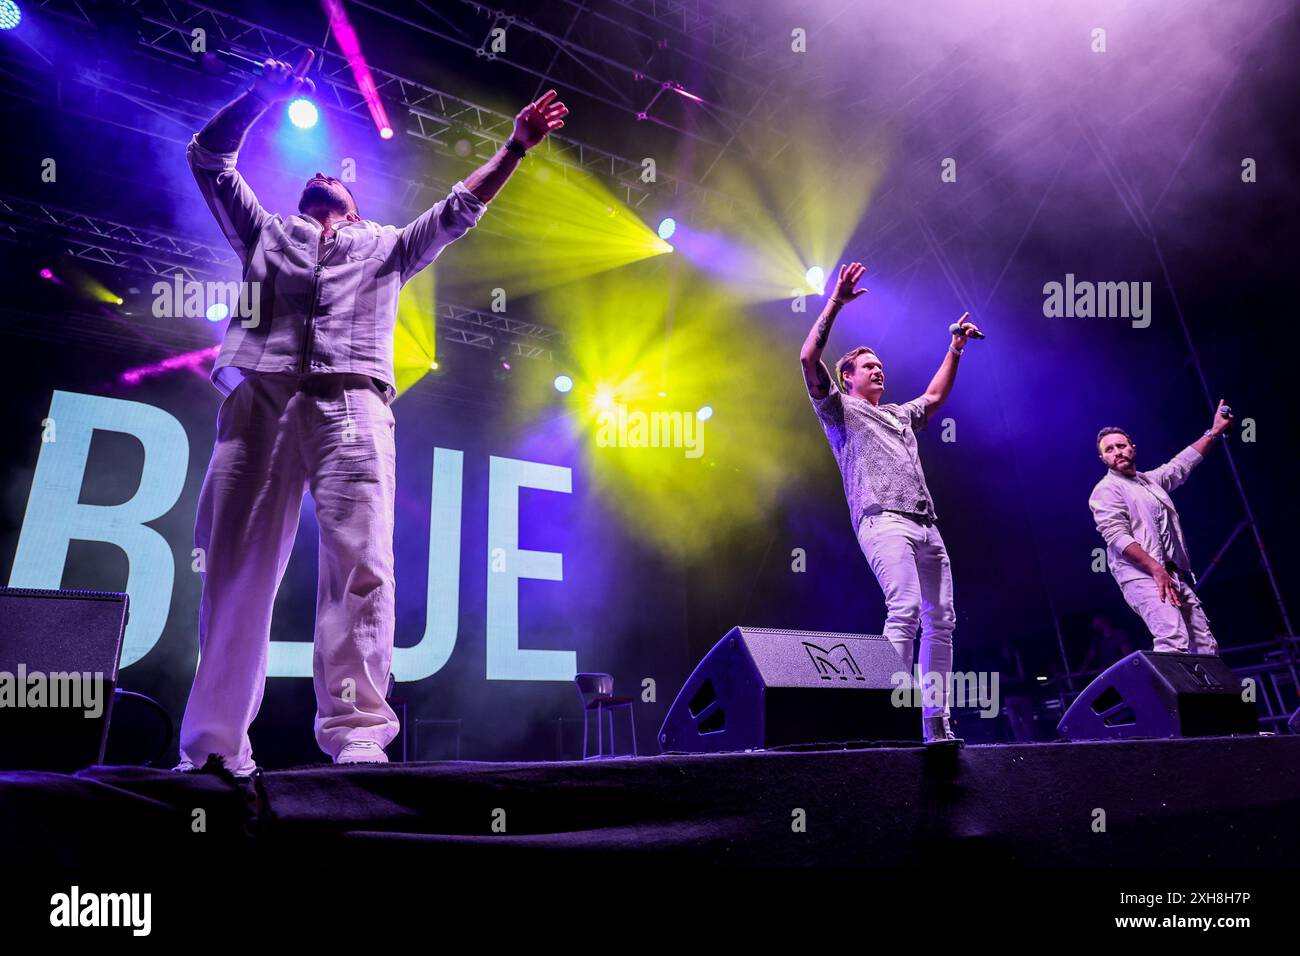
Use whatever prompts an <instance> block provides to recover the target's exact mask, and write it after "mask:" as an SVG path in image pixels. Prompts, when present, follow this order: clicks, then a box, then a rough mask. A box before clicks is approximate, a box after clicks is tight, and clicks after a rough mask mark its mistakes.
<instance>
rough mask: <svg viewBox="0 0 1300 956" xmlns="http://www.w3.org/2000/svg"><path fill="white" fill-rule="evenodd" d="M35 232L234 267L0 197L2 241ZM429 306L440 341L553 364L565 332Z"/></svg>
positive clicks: (136, 231) (138, 269)
mask: <svg viewBox="0 0 1300 956" xmlns="http://www.w3.org/2000/svg"><path fill="white" fill-rule="evenodd" d="M33 237H36V238H40V239H44V240H47V241H52V242H53V243H54V244H55V245H56V246H57V247H58V249H59V251H60V252H62V253H64V254H66V255H68V256H71V257H73V258H75V259H80V260H82V261H85V262H95V263H99V264H101V265H107V266H112V267H114V268H117V269H121V270H123V271H124V272H128V273H135V274H138V275H141V276H147V277H150V278H153V279H166V280H168V281H171V280H172V279H173V278H174V277H175V276H176V275H177V274H180V275H181V276H182V277H183V278H184V280H185V281H194V282H203V281H207V280H222V281H225V280H228V279H229V278H230V276H231V275H233V274H237V273H238V271H239V262H238V260H237V259H236V258H235V256H234V254H233V253H232V252H231V251H230V250H229V249H228V248H226V247H225V246H219V245H214V244H212V243H207V242H202V241H199V240H194V239H189V238H186V237H183V236H177V235H174V234H171V233H167V232H163V231H161V230H156V229H147V228H142V227H138V226H129V225H126V224H124V223H119V222H113V221H110V220H106V219H102V218H99V217H96V216H90V215H87V214H85V213H80V212H73V211H70V210H67V209H61V208H59V207H57V206H51V205H49V204H48V203H38V202H33V201H31V200H28V199H21V198H18V197H15V196H3V195H0V240H5V241H10V242H18V243H28V242H30V241H31V239H32V238H33ZM435 308H436V311H435V315H436V328H437V332H438V335H439V336H440V337H441V338H442V339H443V340H444V341H448V342H456V343H459V344H462V345H469V346H473V347H475V348H481V349H497V348H500V349H503V350H505V351H506V352H507V353H508V354H510V355H517V356H519V357H521V358H529V359H542V360H545V361H552V362H553V361H555V353H556V351H557V350H559V349H562V348H563V347H564V345H565V343H566V341H567V336H566V334H565V333H564V332H561V331H560V330H559V329H555V328H551V327H549V326H545V325H540V324H538V323H536V322H528V321H524V320H521V319H514V318H511V317H509V316H506V315H502V314H499V313H491V312H483V311H480V310H478V309H473V308H469V307H468V306H463V305H457V304H454V303H448V302H439V303H437V304H436V307H435Z"/></svg>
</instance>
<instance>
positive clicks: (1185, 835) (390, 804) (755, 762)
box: [0, 736, 1300, 871]
mask: <svg viewBox="0 0 1300 956" xmlns="http://www.w3.org/2000/svg"><path fill="white" fill-rule="evenodd" d="M200 819H201V822H202V827H201V828H199V827H198V826H197V824H196V822H195V821H196V820H200ZM1298 821H1300V737H1295V736H1278V737H1236V738H1204V739H1185V740H1140V741H1126V742H1105V743H1052V744H1000V745H986V746H969V747H966V748H964V749H961V750H954V749H947V748H945V749H938V750H926V749H924V748H920V747H901V748H888V749H861V750H838V751H812V752H806V751H805V752H763V753H744V754H735V753H733V754H718V755H705V756H659V757H642V758H628V759H615V760H601V761H590V762H587V763H559V762H556V763H473V762H443V763H408V764H387V765H379V766H373V765H366V766H352V767H332V766H324V765H322V766H310V767H303V768H299V769H291V770H277V771H267V772H264V773H262V774H261V775H260V776H258V777H257V778H255V779H250V780H239V781H236V780H234V778H227V779H222V778H221V777H218V776H215V775H212V774H185V775H182V774H174V773H171V772H170V771H160V770H150V769H144V768H132V767H94V768H90V769H88V770H85V771H82V772H81V773H78V774H75V775H70V776H67V775H59V774H47V773H36V772H9V773H3V774H0V845H4V846H6V847H20V846H23V847H29V848H32V849H33V850H35V849H36V848H39V853H40V858H41V859H42V860H44V861H45V862H47V863H49V864H51V865H54V866H57V867H67V868H68V869H69V870H70V871H76V870H79V869H81V868H94V867H95V866H96V865H99V864H103V863H104V862H105V861H108V860H117V861H119V862H125V861H127V860H132V861H137V862H139V861H146V860H148V859H150V858H151V857H152V856H155V855H156V856H157V857H158V858H159V859H161V860H175V859H178V858H179V859H184V858H185V857H186V856H187V854H189V853H191V852H193V853H196V854H198V855H199V856H200V857H209V856H211V857H214V858H221V857H223V856H227V855H229V856H230V857H232V858H237V857H240V856H241V855H246V854H248V853H249V852H250V851H251V852H254V853H256V854H257V855H258V856H259V857H265V858H267V859H274V858H275V857H276V856H277V855H278V854H282V853H283V854H288V855H290V856H294V857H295V858H296V857H299V856H300V854H302V853H310V854H318V853H319V854H326V855H328V854H329V853H330V852H332V851H335V850H339V849H340V848H345V847H346V848H347V849H348V851H349V852H362V851H364V850H366V849H374V850H376V851H379V852H382V854H383V855H384V857H385V858H386V859H400V858H410V859H411V860H412V861H419V862H423V863H430V862H441V863H448V864H450V863H463V862H467V863H472V862H483V861H485V860H491V861H492V862H493V863H502V862H505V861H507V860H508V861H509V862H510V863H511V865H512V866H521V865H522V866H528V865H532V864H537V865H543V864H544V865H546V866H555V865H563V864H576V865H585V863H586V862H588V861H595V860H602V861H604V862H605V863H609V862H611V861H612V860H615V859H616V860H619V861H622V862H630V861H631V860H633V859H635V861H636V863H637V864H638V865H646V864H651V865H653V864H672V865H677V864H682V863H687V864H723V865H733V866H738V867H789V866H831V867H898V866H909V865H916V864H917V863H918V861H919V860H922V859H930V860H933V859H942V860H945V861H946V862H947V863H948V864H950V865H954V866H961V865H962V864H964V863H974V862H978V864H979V865H980V866H983V867H989V866H998V865H1006V866H1029V867H1055V866H1067V867H1080V866H1081V867H1129V866H1145V865H1150V864H1152V863H1153V862H1158V863H1159V864H1160V865H1164V866H1172V867H1178V866H1189V867H1204V866H1213V867H1258V866H1291V865H1294V863H1295V861H1296V860H1297V859H1300V822H1298ZM196 830H197V831H198V832H196ZM196 858H197V857H196Z"/></svg>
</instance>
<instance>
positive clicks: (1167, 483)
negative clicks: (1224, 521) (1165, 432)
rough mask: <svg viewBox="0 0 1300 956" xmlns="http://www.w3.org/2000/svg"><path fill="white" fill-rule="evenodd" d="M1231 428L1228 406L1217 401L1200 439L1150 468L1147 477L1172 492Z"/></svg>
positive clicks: (1220, 400)
mask: <svg viewBox="0 0 1300 956" xmlns="http://www.w3.org/2000/svg"><path fill="white" fill-rule="evenodd" d="M1231 427H1232V412H1231V411H1229V410H1228V406H1227V405H1225V404H1223V399H1219V407H1218V408H1217V409H1216V410H1215V413H1214V421H1213V422H1212V423H1211V424H1210V427H1209V428H1208V429H1206V431H1205V433H1204V434H1203V435H1201V437H1200V438H1198V439H1196V441H1194V442H1192V443H1191V444H1190V445H1188V446H1187V447H1186V448H1184V449H1183V450H1182V451H1180V452H1179V453H1178V454H1177V455H1175V456H1174V457H1173V458H1171V459H1170V460H1169V461H1167V462H1165V463H1164V464H1163V465H1161V466H1160V467H1159V468H1152V469H1151V470H1150V471H1148V472H1147V473H1146V475H1147V477H1148V478H1150V479H1151V480H1152V481H1154V482H1155V483H1156V484H1158V485H1159V486H1160V487H1161V488H1163V489H1165V491H1173V490H1174V489H1175V488H1177V487H1178V486H1179V485H1181V484H1182V483H1183V482H1184V481H1186V480H1187V477H1188V475H1190V474H1191V473H1192V469H1193V468H1195V467H1196V466H1197V465H1199V464H1200V463H1201V462H1202V461H1203V460H1204V458H1205V456H1206V455H1207V454H1209V451H1210V448H1211V446H1212V445H1213V444H1214V439H1216V438H1218V437H1219V436H1220V435H1222V434H1223V433H1224V432H1225V431H1227V430H1228V429H1229V428H1231Z"/></svg>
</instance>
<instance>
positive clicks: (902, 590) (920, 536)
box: [858, 511, 957, 718]
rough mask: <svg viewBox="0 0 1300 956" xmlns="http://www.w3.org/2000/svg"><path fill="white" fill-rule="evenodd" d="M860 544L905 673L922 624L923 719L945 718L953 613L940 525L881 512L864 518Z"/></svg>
mask: <svg viewBox="0 0 1300 956" xmlns="http://www.w3.org/2000/svg"><path fill="white" fill-rule="evenodd" d="M858 544H860V545H861V546H862V553H863V554H864V555H866V557H867V563H868V564H870V565H871V570H872V572H874V573H875V575H876V580H877V581H878V582H880V588H881V590H882V591H884V592H885V627H884V636H885V637H886V638H888V639H889V642H890V643H891V644H893V645H894V648H895V650H897V651H898V654H899V656H900V657H901V658H902V660H903V670H904V671H905V672H907V673H908V674H910V673H911V672H912V645H913V641H914V640H915V638H916V630H917V625H918V624H919V625H920V628H921V681H922V684H921V687H922V700H923V701H924V702H925V703H924V706H923V707H922V710H921V716H922V718H927V717H947V716H948V715H949V705H950V703H951V702H950V700H949V691H950V687H949V685H950V683H951V681H950V675H951V673H952V632H953V628H954V627H955V626H956V624H957V614H956V612H955V611H954V610H953V606H952V567H951V565H950V564H949V563H948V551H947V549H946V548H945V547H944V544H943V538H942V537H941V536H940V534H939V529H938V527H937V526H935V525H928V526H927V525H923V524H918V523H917V522H915V521H913V520H912V519H911V518H907V517H904V516H903V515H900V514H896V513H894V512H892V511H883V512H881V513H880V514H874V515H868V516H867V517H866V518H863V519H862V523H861V524H860V525H859V526H858ZM932 701H939V703H938V704H937V705H935V704H933V703H931V702H932Z"/></svg>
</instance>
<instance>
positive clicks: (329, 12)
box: [321, 0, 393, 139]
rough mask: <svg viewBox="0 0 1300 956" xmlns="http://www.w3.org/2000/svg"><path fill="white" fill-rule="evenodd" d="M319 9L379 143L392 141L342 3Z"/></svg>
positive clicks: (333, 0)
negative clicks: (325, 19) (383, 140)
mask: <svg viewBox="0 0 1300 956" xmlns="http://www.w3.org/2000/svg"><path fill="white" fill-rule="evenodd" d="M321 7H322V9H324V11H325V15H326V16H327V17H329V21H330V31H331V32H333V34H334V40H335V42H337V43H338V45H339V50H340V51H341V52H342V54H343V56H344V58H346V59H347V61H348V66H349V67H350V68H351V70H352V78H353V79H354V80H356V81H357V89H359V90H360V91H361V96H362V98H363V99H365V101H366V106H367V107H368V108H369V109H370V118H371V119H372V120H374V121H375V129H377V130H379V135H380V137H381V138H382V139H392V138H393V126H392V124H391V123H389V122H388V114H387V113H385V112H384V104H383V103H382V102H380V100H379V90H378V89H376V87H375V81H374V78H373V77H372V76H371V75H370V67H368V66H366V58H365V57H364V56H362V54H361V41H360V40H358V39H357V31H356V30H354V29H352V24H351V22H349V20H348V15H347V14H346V13H345V12H344V11H343V0H321Z"/></svg>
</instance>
